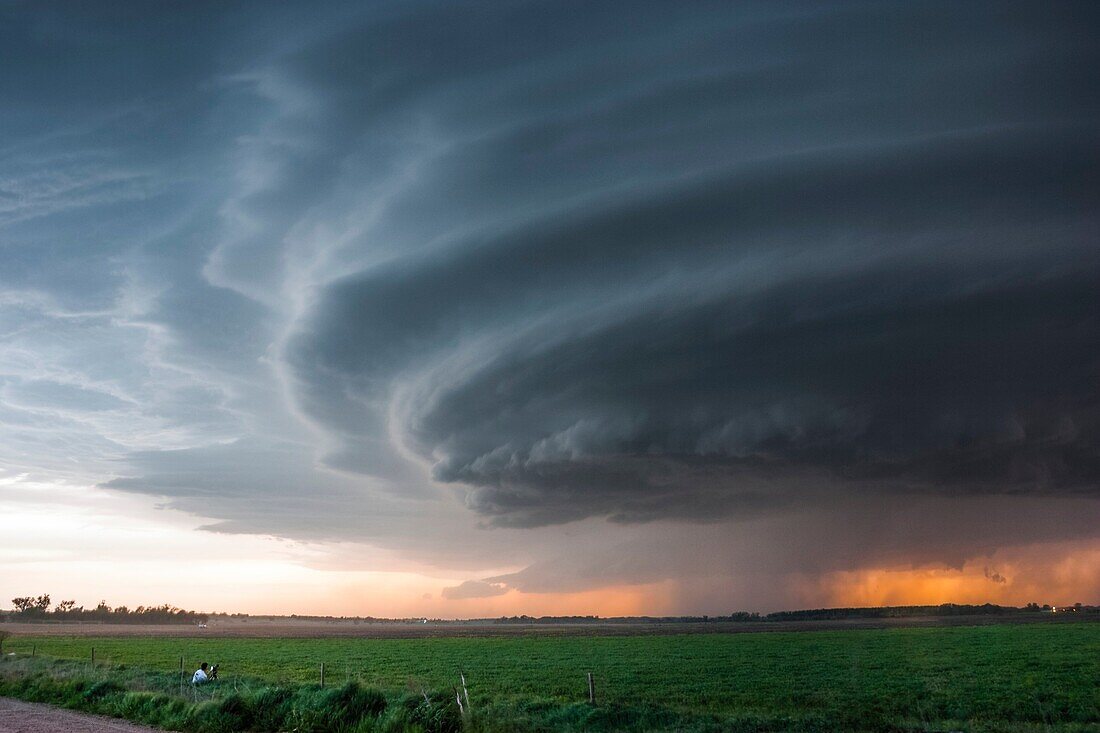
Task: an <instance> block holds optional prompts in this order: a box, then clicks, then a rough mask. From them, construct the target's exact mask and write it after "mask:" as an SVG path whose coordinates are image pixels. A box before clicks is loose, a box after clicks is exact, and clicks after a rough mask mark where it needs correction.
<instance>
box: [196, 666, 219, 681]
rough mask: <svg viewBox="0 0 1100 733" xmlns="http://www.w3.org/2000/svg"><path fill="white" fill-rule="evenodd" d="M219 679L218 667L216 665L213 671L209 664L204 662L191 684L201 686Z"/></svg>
mask: <svg viewBox="0 0 1100 733" xmlns="http://www.w3.org/2000/svg"><path fill="white" fill-rule="evenodd" d="M217 678H218V665H216V664H215V665H214V668H213V669H211V668H210V665H209V664H207V663H206V662H203V663H202V664H200V665H199V668H198V669H196V670H195V674H194V675H193V676H192V677H191V684H192V685H201V684H203V683H206V682H210V681H211V680H215V679H217Z"/></svg>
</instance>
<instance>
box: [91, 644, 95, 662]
mask: <svg viewBox="0 0 1100 733" xmlns="http://www.w3.org/2000/svg"><path fill="white" fill-rule="evenodd" d="M92 664H95V647H94V646H93V647H92Z"/></svg>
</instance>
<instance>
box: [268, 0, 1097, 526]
mask: <svg viewBox="0 0 1100 733" xmlns="http://www.w3.org/2000/svg"><path fill="white" fill-rule="evenodd" d="M940 10H943V9H940ZM985 10H987V9H981V10H979V9H969V10H967V11H966V12H964V13H961V14H960V13H958V12H957V10H956V11H955V12H947V13H946V14H945V15H943V16H942V17H933V16H932V15H931V14H928V15H925V14H924V13H923V12H922V11H918V10H914V9H911V8H910V9H906V10H901V9H899V8H890V9H889V10H888V11H887V10H886V9H885V8H881V7H880V8H877V9H872V8H867V7H863V8H850V9H848V10H846V11H836V12H831V13H805V14H803V13H794V14H786V13H777V14H775V15H774V16H771V17H769V16H768V14H766V13H765V14H764V15H754V16H753V18H752V19H751V22H749V20H748V19H746V18H745V17H742V16H738V15H737V13H733V12H731V13H730V14H729V15H726V14H724V13H723V12H722V11H721V10H717V9H716V10H715V11H714V12H713V14H712V15H711V20H712V21H713V24H712V25H711V26H710V28H709V30H702V29H701V28H698V27H696V26H694V25H693V21H695V20H698V17H699V16H696V15H694V14H687V15H685V16H682V17H678V18H676V19H675V20H674V21H670V20H669V19H668V18H667V17H666V18H661V21H662V22H664V23H666V24H667V23H669V22H672V23H673V24H675V23H679V22H682V23H683V24H684V25H683V28H684V29H685V30H684V35H683V36H677V35H675V34H669V33H667V32H664V31H667V27H666V26H662V28H664V30H662V31H658V30H657V28H656V26H650V25H648V24H649V23H656V22H658V19H657V18H656V17H651V16H649V15H648V14H647V13H645V12H643V13H641V14H640V15H639V18H638V20H637V23H638V29H637V31H638V36H639V38H638V41H637V43H638V45H639V46H641V45H643V43H644V42H643V40H642V39H644V38H649V37H650V35H649V34H652V35H653V36H654V37H659V38H660V39H661V42H660V43H658V44H657V46H658V48H659V49H660V50H661V51H664V50H666V49H667V48H668V45H669V44H671V46H674V47H675V46H677V45H678V44H682V45H680V46H679V48H680V49H681V50H684V51H685V55H684V56H683V57H678V56H677V57H671V56H670V57H669V58H667V59H665V60H666V61H667V64H666V65H665V66H663V67H662V70H661V71H657V70H656V69H654V68H650V67H649V66H647V63H646V61H644V60H641V59H635V60H634V64H633V66H632V73H630V74H626V75H625V76H623V77H620V78H618V80H617V83H613V82H610V81H609V80H608V75H614V73H615V72H614V70H615V68H616V66H615V63H614V62H613V63H612V64H611V70H605V71H604V72H603V73H602V74H601V73H598V72H597V73H596V74H595V76H594V77H593V79H592V81H591V83H585V82H583V81H579V80H578V78H577V71H578V68H577V67H578V66H579V67H585V66H586V65H587V64H589V63H590V62H591V60H592V59H594V58H597V57H598V55H596V54H594V55H593V56H591V57H590V56H589V55H588V54H587V51H588V47H587V46H586V45H585V43H586V42H588V41H587V40H586V38H585V36H584V34H581V36H580V37H578V38H577V39H576V43H577V44H578V46H577V47H575V48H571V49H570V54H571V55H570V58H572V59H575V64H574V65H565V64H563V63H562V61H561V58H560V56H558V55H557V54H556V51H558V49H557V48H553V49H548V50H546V51H545V52H541V49H540V48H539V47H538V45H537V44H536V45H535V46H534V47H533V48H532V49H530V52H529V53H527V54H525V55H524V56H523V58H522V60H520V59H515V58H512V57H511V56H509V51H508V47H503V48H498V49H497V50H498V51H499V53H500V54H501V56H500V58H499V59H498V65H497V66H495V67H494V66H483V65H482V64H483V63H485V61H484V58H483V56H481V55H479V54H473V55H472V56H468V55H467V54H466V53H465V52H464V51H463V49H464V48H465V47H464V46H462V45H461V43H460V42H456V43H457V45H456V46H455V47H454V48H452V47H450V46H449V45H448V44H446V43H444V48H443V50H442V51H441V52H440V53H441V56H442V57H444V58H446V57H447V54H448V53H455V54H457V57H458V58H461V59H463V61H462V62H458V61H456V62H455V63H456V65H457V68H458V69H459V70H460V71H462V72H463V73H456V70H455V68H448V70H447V71H445V72H443V73H442V74H440V75H433V76H432V77H431V82H430V83H416V82H417V81H420V80H421V78H422V77H421V75H422V74H423V73H424V71H423V69H422V68H421V67H420V66H419V64H420V63H421V62H422V61H423V60H422V59H420V58H413V59H405V58H403V57H401V56H400V55H399V57H398V59H397V60H396V61H395V62H394V64H395V66H396V67H397V68H399V69H403V70H404V72H405V73H406V75H402V74H397V75H395V76H393V77H386V78H385V80H383V81H380V83H381V84H383V86H382V87H380V88H379V89H377V90H376V91H377V93H378V94H379V95H381V98H382V99H385V100H387V101H388V102H392V105H387V109H390V107H393V108H398V109H403V108H405V107H407V106H413V105H418V106H417V109H419V110H420V111H421V112H422V113H423V114H426V115H429V116H430V118H431V119H432V120H433V121H434V122H435V123H436V124H439V125H442V126H443V128H442V129H444V130H446V131H451V132H452V134H456V135H458V137H457V139H456V140H455V141H454V142H453V143H451V144H449V145H447V146H446V147H445V152H444V153H443V154H441V155H439V156H437V157H435V158H433V159H432V160H430V161H429V162H427V163H425V164H424V166H423V169H422V170H421V171H420V173H419V176H418V180H417V184H416V185H415V186H413V187H411V188H410V189H409V190H408V191H407V192H403V193H401V194H399V195H398V196H397V197H396V201H394V202H393V203H392V205H390V206H388V207H387V208H386V213H385V214H384V216H383V220H382V224H381V225H380V228H379V229H380V232H381V233H384V232H386V231H389V230H390V227H394V228H396V227H397V226H398V224H399V223H401V222H402V221H403V218H407V221H408V222H409V226H408V227H404V228H402V229H401V237H402V240H403V241H407V242H408V243H409V246H408V247H406V248H405V249H403V250H402V251H401V252H400V254H395V255H393V256H387V257H386V258H384V261H383V262H382V263H380V264H378V265H376V266H373V267H369V268H365V269H364V270H362V271H361V272H359V273H357V274H354V275H350V276H347V277H344V278H340V279H336V280H333V281H332V282H331V283H330V284H329V285H328V286H327V287H326V288H325V290H324V292H323V293H322V294H321V295H320V297H319V298H318V299H317V301H316V304H315V305H314V306H313V307H312V309H311V310H310V311H309V312H308V313H306V314H305V315H304V317H303V318H301V319H300V320H299V321H298V324H297V326H296V332H295V334H294V336H293V338H292V339H290V341H289V342H288V345H287V348H286V351H285V353H286V358H287V360H288V363H289V365H290V367H291V370H292V374H293V375H294V377H295V379H296V396H297V398H298V400H299V404H300V405H301V406H302V409H303V410H304V411H305V412H306V413H307V414H308V415H310V416H311V417H312V418H314V419H315V420H317V421H318V422H319V423H320V424H323V425H325V426H327V427H328V428H329V429H331V430H332V431H333V432H334V433H335V434H336V435H338V436H340V437H341V439H342V441H343V442H344V445H345V449H344V450H343V451H341V452H338V453H337V455H336V456H334V457H333V458H331V459H330V461H331V462H334V463H335V464H337V465H341V466H345V467H350V466H351V464H350V463H349V461H348V460H347V458H346V456H347V455H348V454H349V453H351V454H358V455H360V456H366V457H367V460H365V461H363V463H364V465H363V466H361V467H360V469H359V470H363V471H364V472H367V473H375V472H378V473H382V474H385V473H386V472H387V471H389V470H391V469H390V467H389V466H388V465H387V462H386V461H385V460H383V459H381V458H380V457H375V446H377V439H378V436H380V435H384V436H386V437H387V438H393V437H394V436H396V437H397V438H398V439H399V440H400V441H401V442H402V444H403V446H404V448H405V449H406V450H408V451H411V452H412V453H413V454H414V455H417V456H420V457H421V458H422V460H424V461H425V462H427V463H429V464H430V465H431V468H432V475H433V477H434V478H436V479H437V480H439V481H443V482H448V483H454V484H456V485H459V486H464V487H466V503H467V505H468V506H469V507H470V508H472V509H474V510H475V511H477V512H479V513H482V514H485V515H487V516H489V517H491V518H492V519H493V521H494V522H495V523H498V524H508V525H515V526H530V525H537V524H543V523H554V522H563V521H570V520H575V519H579V518H583V517H586V516H592V515H600V516H609V517H611V518H613V519H616V520H621V521H636V520H650V519H661V518H669V517H676V518H693V519H701V518H717V517H720V516H724V515H731V514H732V515H741V516H748V515H752V514H754V513H757V512H760V511H768V510H772V509H779V508H783V507H786V506H789V505H790V504H791V503H792V502H797V496H798V495H799V494H800V493H803V491H802V490H803V488H804V487H805V485H806V484H812V483H815V482H817V483H821V482H823V481H827V482H828V484H829V485H830V486H831V487H832V488H833V490H837V486H838V484H837V482H836V481H835V480H833V479H837V478H841V479H845V480H846V481H847V482H848V483H849V484H850V487H851V489H852V490H858V491H863V490H870V489H872V488H873V490H886V491H899V490H901V491H944V492H948V493H958V492H962V493H972V492H982V493H998V492H1020V491H1022V492H1046V493H1050V492H1058V493H1080V492H1085V493H1093V494H1094V493H1095V491H1096V487H1097V481H1098V479H1100V471H1098V468H1100V456H1098V454H1097V451H1096V449H1095V446H1096V445H1097V438H1098V435H1097V409H1096V398H1097V395H1096V392H1095V387H1094V385H1095V383H1096V377H1097V371H1098V369H1097V367H1098V364H1097V360H1096V357H1095V356H1094V355H1095V354H1096V353H1098V351H1100V350H1098V348H1097V347H1098V346H1100V343H1098V341H1097V337H1096V335H1095V334H1096V333H1097V331H1096V329H1095V328H1094V327H1093V326H1094V324H1095V323H1096V322H1097V317H1098V316H1100V312H1098V310H1097V301H1096V299H1095V298H1094V297H1092V296H1091V293H1092V292H1093V291H1094V290H1095V288H1096V286H1097V285H1098V284H1100V260H1098V258H1097V255H1096V251H1097V250H1096V248H1095V236H1096V225H1097V221H1096V216H1095V213H1094V205H1093V204H1092V202H1093V201H1094V200H1096V198H1097V194H1098V193H1100V191H1098V181H1097V177H1096V174H1095V171H1096V170H1097V166H1096V164H1097V162H1100V161H1097V159H1096V157H1097V156H1096V151H1095V145H1094V144H1093V143H1092V139H1093V137H1094V135H1095V132H1096V124H1095V122H1096V120H1095V103H1096V94H1095V90H1094V89H1093V85H1092V82H1091V81H1090V80H1089V79H1087V78H1085V77H1083V76H1081V75H1080V73H1078V72H1077V71H1074V66H1073V63H1072V62H1071V58H1076V57H1077V56H1078V55H1079V54H1084V55H1085V56H1089V57H1094V56H1095V49H1094V48H1092V47H1090V46H1087V45H1081V39H1080V38H1079V37H1078V36H1077V35H1076V32H1075V31H1073V30H1072V29H1071V28H1070V27H1068V26H1067V25H1064V24H1066V23H1068V22H1070V18H1071V17H1074V16H1075V14H1076V13H1080V12H1083V13H1085V14H1086V15H1087V14H1089V11H1087V9H1086V8H1084V6H1074V7H1070V6H1066V7H1064V8H1062V9H1061V11H1064V14H1063V12H1058V13H1051V14H1049V15H1045V14H1043V13H1038V14H1035V13H1034V9H1022V10H1021V12H1020V13H1019V14H1010V13H1002V14H987V13H986V12H985ZM1025 21H1026V22H1025ZM1032 23H1038V24H1039V25H1038V27H1039V28H1041V29H1042V30H1041V31H1040V32H1039V33H1033V32H1031V29H1030V28H1029V26H1028V24H1032ZM910 24H914V25H915V26H918V27H924V28H926V30H928V31H929V32H932V31H934V32H935V33H934V35H935V37H936V38H937V39H939V41H938V42H939V44H940V45H939V47H938V48H937V49H936V52H937V54H938V55H937V54H932V52H931V49H929V48H927V47H925V46H922V45H919V44H914V43H913V42H912V40H911V39H910V38H909V37H908V31H906V32H904V33H903V29H910V30H911V28H912V27H914V25H910ZM960 25H966V26H967V27H968V28H970V31H968V35H967V36H966V38H963V37H961V36H959V35H957V34H958V27H959V26H960ZM841 26H844V27H846V28H848V29H849V30H850V31H851V32H850V33H848V34H843V35H842V34H840V33H839V28H840V27H841ZM979 26H980V27H979ZM400 27H401V29H402V30H401V32H400V33H401V34H407V35H409V36H410V37H411V36H415V34H416V30H415V26H414V25H409V24H401V25H400ZM564 27H565V28H568V24H566V25H565V26H564ZM1031 27H1032V28H1033V27H1034V26H1031ZM371 32H376V29H372V30H371V31H369V32H368V34H367V38H370V37H371V36H370V33H371ZM563 32H566V31H565V30H563ZM399 35H400V34H399ZM475 35H476V34H475ZM521 35H522V31H521ZM903 36H904V37H903ZM400 37H405V36H404V35H400ZM723 37H725V38H726V39H727V40H729V41H731V43H730V44H728V45H723V44H722V43H720V42H719V39H721V38H723ZM734 38H736V39H737V40H739V41H743V42H744V44H745V45H743V46H742V45H738V46H737V47H736V49H735V48H734V45H733V44H732V40H733V39H734ZM688 39H690V41H689V40H688ZM360 40H363V39H360ZM366 46H367V47H368V48H370V47H372V46H371V44H369V43H367V44H366ZM746 46H747V47H751V48H752V49H753V51H754V55H753V56H752V57H751V58H752V59H753V60H755V62H756V63H755V64H750V63H749V59H748V58H746V57H745V56H744V55H743V53H742V51H741V50H737V49H743V48H745V47H746ZM482 52H483V53H489V52H491V50H490V51H485V50H484V49H482ZM976 54H977V55H978V56H980V57H981V58H983V59H984V60H985V61H986V63H974V64H971V65H969V66H968V65H967V64H966V62H967V60H968V59H973V58H974V57H975V55H976ZM368 55H369V54H368ZM1037 55H1038V56H1041V57H1042V59H1043V61H1042V64H1041V65H1039V66H1037V64H1039V62H1038V61H1037ZM340 58H341V59H344V58H345V57H344V56H341V57H340ZM616 60H617V57H616ZM994 60H996V61H994ZM359 62H360V59H359V58H358V57H355V58H354V59H353V60H350V61H349V64H348V66H346V67H342V68H344V69H345V70H346V71H348V73H349V74H353V73H355V72H354V71H351V70H354V69H357V68H358V66H357V64H358V63H359ZM463 63H466V64H469V66H468V67H467V66H463V65H462V64H463ZM403 64H408V65H409V67H408V68H405V67H404V66H403ZM592 66H593V67H596V66H598V64H596V63H592ZM871 66H873V67H874V69H875V71H874V73H873V74H871V73H869V72H868V71H867V69H868V68H869V67H871ZM513 67H518V68H519V69H522V70H523V73H522V74H519V73H518V72H517V73H513ZM307 68H312V67H310V66H309V65H308V64H307ZM601 68H602V67H601ZM361 73H362V74H364V75H365V76H364V78H367V79H370V78H372V77H371V74H370V72H369V71H367V70H363V71H362V72H361ZM639 75H640V76H639ZM337 76H338V75H337ZM326 78H329V79H330V80H332V78H333V77H332V76H331V75H328V76H327V77H326ZM1043 78H1045V79H1046V83H1043V82H1042V81H1041V80H1042V79H1043ZM532 79H537V80H538V83H539V84H540V85H546V86H548V87H550V88H553V89H557V92H556V93H557V95H558V96H557V97H556V98H555V105H554V108H553V110H552V111H551V110H548V109H546V108H545V107H544V104H545V99H544V98H543V97H540V96H539V95H537V94H534V93H532V92H530V91H529V89H528V87H527V84H529V83H530V81H531V80H532ZM1014 81H1015V82H1016V83H1013V82H1014ZM401 84H405V85H406V86H405V87H401V86H399V85H401ZM368 88H369V85H368ZM502 89H503V90H504V91H502ZM509 89H515V90H516V91H515V92H509V91H508V90H509ZM521 89H522V90H524V91H522V92H521V91H520V90H521ZM565 90H568V91H565ZM479 95H492V97H493V98H494V99H499V100H501V103H500V104H498V105H495V106H493V107H492V111H491V112H488V111H483V110H482V108H481V107H480V106H478V107H475V105H474V104H472V102H471V100H476V99H477V98H478V97H479ZM370 98H371V95H370V94H365V95H364V97H363V99H364V100H366V99H370ZM838 102H839V103H838ZM349 114H351V113H349ZM359 114H361V115H362V118H363V119H364V120H367V121H371V120H373V119H374V116H373V115H371V114H369V113H363V112H362V111H360V112H359ZM380 114H381V115H382V116H385V115H387V114H391V112H386V113H380ZM394 114H396V113H394ZM488 117H492V118H494V119H495V120H496V121H495V124H494V125H493V126H492V127H481V128H480V129H481V130H482V131H481V132H480V134H475V135H469V133H468V132H467V128H468V126H472V127H474V128H479V126H484V125H486V122H487V118H488ZM601 172H602V173H603V174H604V175H601ZM565 192H568V195H566V194H565ZM466 201H469V202H470V203H469V204H468V205H467V204H466V203H465V202H466ZM413 206H415V207H416V208H415V211H413ZM386 217H390V218H392V219H393V221H386ZM473 217H477V219H480V221H477V223H476V224H473V225H471V218H473ZM418 233H419V234H418ZM417 235H418V236H417ZM381 246H382V247H383V248H384V249H386V250H387V251H391V250H390V249H389V247H390V245H389V244H388V243H386V242H383V243H382V244H381Z"/></svg>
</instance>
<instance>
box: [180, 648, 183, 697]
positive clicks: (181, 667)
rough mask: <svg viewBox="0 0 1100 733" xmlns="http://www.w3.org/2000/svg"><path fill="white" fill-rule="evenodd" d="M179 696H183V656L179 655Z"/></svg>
mask: <svg viewBox="0 0 1100 733" xmlns="http://www.w3.org/2000/svg"><path fill="white" fill-rule="evenodd" d="M180 697H183V657H180Z"/></svg>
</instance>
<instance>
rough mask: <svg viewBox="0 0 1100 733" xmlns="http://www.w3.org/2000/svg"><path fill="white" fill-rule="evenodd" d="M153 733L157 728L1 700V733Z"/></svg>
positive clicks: (16, 701)
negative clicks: (59, 732) (63, 732)
mask: <svg viewBox="0 0 1100 733" xmlns="http://www.w3.org/2000/svg"><path fill="white" fill-rule="evenodd" d="M58 731H68V733H154V731H155V729H154V728H146V727H144V726H141V725H134V724H133V723H127V722H126V721H123V720H115V719H114V718H101V717H100V716H98V715H88V714H86V713H74V712H72V711H71V710H61V709H60V708H54V707H50V706H49V705H39V704H37V703H32V702H22V701H21V700H12V699H11V698H10V697H0V733H57V732H58Z"/></svg>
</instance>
